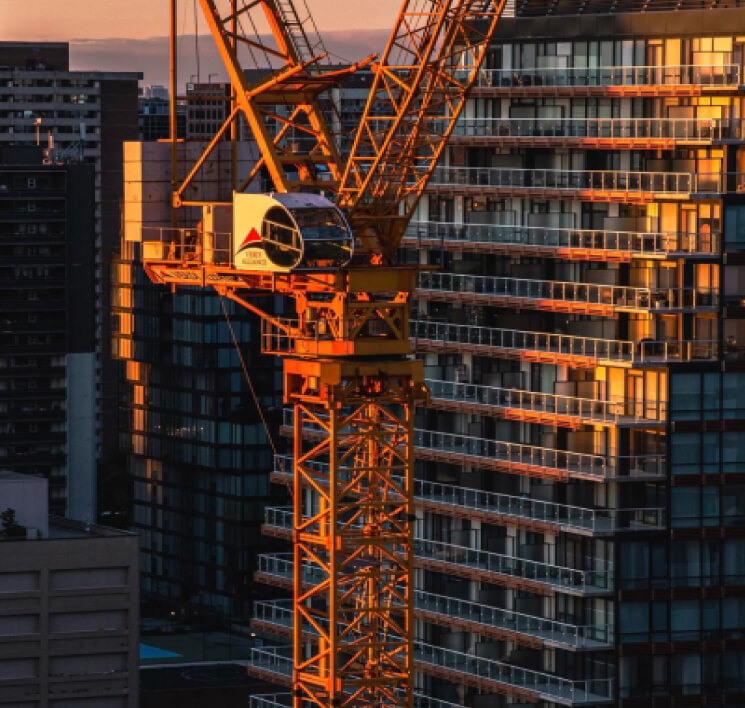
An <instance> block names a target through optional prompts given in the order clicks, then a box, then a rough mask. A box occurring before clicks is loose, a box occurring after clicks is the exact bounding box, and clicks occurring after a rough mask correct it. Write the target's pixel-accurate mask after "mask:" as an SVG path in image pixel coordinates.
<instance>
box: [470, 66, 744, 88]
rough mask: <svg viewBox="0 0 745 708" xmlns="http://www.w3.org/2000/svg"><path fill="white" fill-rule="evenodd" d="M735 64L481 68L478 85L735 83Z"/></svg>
mask: <svg viewBox="0 0 745 708" xmlns="http://www.w3.org/2000/svg"><path fill="white" fill-rule="evenodd" d="M740 77H741V68H740V66H739V65H737V64H713V65H691V64H687V65H679V66H593V67H553V68H533V67H525V68H519V69H484V70H482V71H481V72H479V79H478V84H477V85H478V86H479V87H481V88H489V87H502V88H512V87H524V86H681V85H683V86H685V85H689V84H693V85H699V86H738V85H739V84H740V81H741V78H740Z"/></svg>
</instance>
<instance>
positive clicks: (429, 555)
mask: <svg viewBox="0 0 745 708" xmlns="http://www.w3.org/2000/svg"><path fill="white" fill-rule="evenodd" d="M415 553H416V557H417V558H420V559H422V560H429V561H436V562H443V563H448V564H452V565H457V566H460V567H461V568H470V569H473V570H475V571H484V572H487V573H495V574H497V575H502V576H509V577H513V578H518V579H520V580H527V581H531V582H534V583H538V584H541V585H546V586H547V587H549V588H551V589H552V590H556V591H559V592H576V593H598V592H600V593H606V592H609V591H611V590H612V589H613V571H612V570H611V569H610V568H605V569H600V570H576V569H574V568H565V567H563V566H560V565H554V564H552V563H543V562H540V561H534V560H528V559H526V558H519V557H517V556H508V555H504V554H502V553H493V552H491V551H482V550H479V549H475V548H468V547H466V546H458V545H455V544H452V543H445V542H444V541H431V540H429V539H423V538H417V539H416V543H415ZM597 563H598V565H606V563H605V562H604V561H602V560H601V559H598V560H597Z"/></svg>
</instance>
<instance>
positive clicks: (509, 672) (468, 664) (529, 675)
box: [250, 641, 614, 708]
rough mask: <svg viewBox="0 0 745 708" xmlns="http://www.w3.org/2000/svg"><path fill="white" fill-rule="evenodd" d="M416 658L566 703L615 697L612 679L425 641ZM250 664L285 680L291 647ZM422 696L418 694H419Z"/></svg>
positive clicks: (263, 652)
mask: <svg viewBox="0 0 745 708" xmlns="http://www.w3.org/2000/svg"><path fill="white" fill-rule="evenodd" d="M414 658H415V659H416V661H418V662H420V663H422V664H429V665H431V666H434V667H438V668H443V669H450V670H451V671H453V672H455V673H460V674H467V675H469V676H474V677H478V678H482V679H486V680H491V681H495V682H498V683H502V684H505V685H509V686H514V687H515V688H520V689H525V690H529V691H535V692H536V693H538V694H540V695H542V696H544V697H545V699H546V700H553V701H556V702H558V703H561V704H563V705H589V704H597V703H607V702H609V701H610V700H611V699H612V697H613V690H614V689H613V680H612V679H594V680H587V681H570V680H569V679H564V678H561V677H559V676H555V675H553V674H547V673H543V672H540V671H534V670H532V669H523V668H520V667H518V666H513V665H511V664H505V663H503V662H500V661H495V660H493V659H485V658H482V657H478V656H475V655H472V654H464V653H461V652H456V651H453V650H451V649H441V648H438V647H435V646H432V645H430V644H426V643H424V642H420V641H417V642H416V643H415V654H414ZM250 665H251V666H253V667H256V668H258V669H262V670H264V671H269V672H271V673H274V674H277V675H278V676H281V677H283V678H285V679H287V678H290V677H291V676H292V648H291V647H267V648H260V649H259V648H254V649H252V650H251V660H250ZM422 698H424V700H425V702H424V703H422V704H421V706H422V708H453V706H452V704H450V703H443V702H442V701H439V700H436V699H434V701H433V699H430V698H426V697H422ZM417 699H419V696H417ZM255 708H279V707H278V706H274V705H273V703H267V704H264V703H258V704H255Z"/></svg>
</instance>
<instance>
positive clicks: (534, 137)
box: [452, 118, 745, 150]
mask: <svg viewBox="0 0 745 708" xmlns="http://www.w3.org/2000/svg"><path fill="white" fill-rule="evenodd" d="M743 138H745V123H744V122H743V121H742V120H740V119H737V118H733V119H716V120H715V119H701V118H698V119H697V118H464V119H461V120H459V121H458V124H457V125H456V126H455V130H454V132H453V137H452V141H453V143H455V144H465V145H472V146H477V145H483V146H489V145H492V144H499V145H500V146H501V147H506V146H511V147H575V148H585V149H587V148H599V149H611V150H612V149H654V150H671V149H673V148H674V147H676V146H677V145H711V144H714V143H723V142H726V141H735V140H737V141H740V140H743Z"/></svg>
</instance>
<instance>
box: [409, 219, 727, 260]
mask: <svg viewBox="0 0 745 708" xmlns="http://www.w3.org/2000/svg"><path fill="white" fill-rule="evenodd" d="M403 245H404V246H408V247H409V248H412V247H417V248H422V247H425V248H439V249H447V250H448V251H468V252H473V253H493V254H497V255H524V256H528V257H531V258H559V259H564V260H577V261H601V262H602V261H615V262H629V261H631V260H632V259H633V258H646V259H657V260H664V259H667V258H676V259H677V258H696V257H699V258H710V257H712V256H714V255H717V254H718V253H719V252H720V245H721V236H720V235H719V234H689V233H681V234H665V233H642V232H633V231H604V230H592V229H562V228H547V227H543V226H513V225H506V224H454V223H439V222H433V221H418V222H412V224H411V225H410V226H409V228H408V230H407V232H406V235H405V237H404V240H403Z"/></svg>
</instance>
